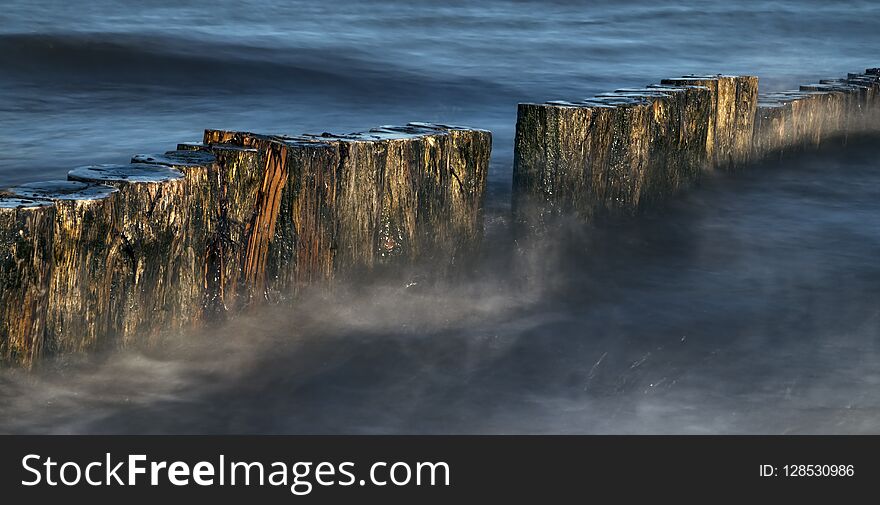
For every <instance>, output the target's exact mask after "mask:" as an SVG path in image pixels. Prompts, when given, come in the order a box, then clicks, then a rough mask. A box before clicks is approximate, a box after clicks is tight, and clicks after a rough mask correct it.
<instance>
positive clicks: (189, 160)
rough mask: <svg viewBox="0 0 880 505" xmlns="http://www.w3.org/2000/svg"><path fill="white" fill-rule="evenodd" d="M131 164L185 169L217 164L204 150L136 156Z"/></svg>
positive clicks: (179, 150)
mask: <svg viewBox="0 0 880 505" xmlns="http://www.w3.org/2000/svg"><path fill="white" fill-rule="evenodd" d="M131 162H132V163H146V164H150V165H167V166H170V167H174V168H182V169H186V168H191V167H204V166H209V165H213V164H214V163H216V162H217V157H216V156H214V155H213V154H211V153H210V152H208V151H204V150H188V149H178V150H176V151H167V152H165V153H164V154H136V155H134V156H132V158H131ZM184 171H185V170H184Z"/></svg>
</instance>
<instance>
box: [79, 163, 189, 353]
mask: <svg viewBox="0 0 880 505" xmlns="http://www.w3.org/2000/svg"><path fill="white" fill-rule="evenodd" d="M68 178H69V179H70V180H74V181H82V182H89V183H95V184H106V185H110V186H113V187H116V188H118V189H119V194H118V197H117V202H118V205H116V208H117V219H118V222H119V239H120V241H121V243H120V245H119V247H120V249H121V256H122V261H121V262H120V263H121V267H120V268H119V269H118V270H117V271H116V272H114V275H115V276H116V279H117V280H116V281H115V282H118V283H119V285H120V291H119V293H120V294H119V296H117V297H114V299H113V300H112V303H111V307H110V316H111V331H112V332H113V333H114V334H115V335H118V338H119V339H120V341H121V343H122V344H123V345H129V344H132V343H134V342H136V341H147V340H149V339H150V337H152V336H153V335H155V334H156V332H157V331H158V330H160V329H164V328H168V327H171V326H172V323H173V322H174V321H176V320H179V319H180V318H181V310H182V308H181V303H180V301H181V300H180V283H179V279H180V272H181V269H182V263H183V260H182V258H183V257H184V254H183V249H184V247H185V239H184V231H185V229H186V228H185V223H186V222H187V220H188V219H189V215H188V212H187V208H186V205H185V202H186V197H185V194H186V187H185V180H184V176H183V173H182V172H180V171H179V170H176V169H173V168H169V167H164V166H158V165H147V164H141V163H136V164H127V165H91V166H85V167H80V168H76V169H73V170H71V171H70V172H69V173H68ZM186 310H188V309H186Z"/></svg>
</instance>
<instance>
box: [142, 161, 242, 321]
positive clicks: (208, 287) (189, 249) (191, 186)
mask: <svg viewBox="0 0 880 505" xmlns="http://www.w3.org/2000/svg"><path fill="white" fill-rule="evenodd" d="M131 161H132V163H135V164H137V163H144V164H148V165H159V166H165V167H170V168H173V169H176V170H179V171H180V172H182V173H183V175H184V178H185V185H184V194H183V195H182V198H183V202H185V203H184V205H185V206H186V212H187V220H186V222H185V223H184V224H183V236H182V239H183V240H184V244H183V249H182V256H181V258H180V260H181V266H180V272H179V280H178V283H177V284H178V286H179V287H178V289H179V300H180V302H181V304H182V306H181V312H180V317H179V318H178V319H177V320H175V321H174V322H173V326H174V327H183V326H192V325H195V324H198V323H199V322H201V321H202V320H204V319H205V318H206V317H210V316H211V315H213V313H214V310H213V309H216V307H217V306H218V297H219V289H220V288H219V286H220V281H219V279H220V270H219V268H218V265H219V261H218V259H217V258H219V257H221V256H222V247H221V241H220V240H219V239H218V236H219V230H220V228H221V227H222V226H223V225H222V221H223V220H224V219H225V216H223V215H221V213H220V207H219V206H218V205H217V202H219V201H220V200H221V198H220V196H221V188H222V186H221V178H220V168H219V166H218V165H217V158H216V157H215V156H214V155H213V154H212V153H210V152H208V151H204V150H177V151H168V152H166V153H164V154H138V155H135V156H134V157H132V160H131Z"/></svg>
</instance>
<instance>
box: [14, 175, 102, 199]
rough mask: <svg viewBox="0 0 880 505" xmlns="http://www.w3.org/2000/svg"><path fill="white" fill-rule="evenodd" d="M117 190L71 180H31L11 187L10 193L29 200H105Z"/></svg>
mask: <svg viewBox="0 0 880 505" xmlns="http://www.w3.org/2000/svg"><path fill="white" fill-rule="evenodd" d="M117 191H119V190H118V189H116V188H114V187H112V186H107V185H104V184H89V183H86V182H80V181H71V180H53V181H41V182H29V183H27V184H22V185H20V186H16V187H14V188H10V189H9V193H10V195H12V196H16V197H19V198H23V199H28V200H85V201H92V200H103V199H105V198H108V197H110V196H111V195H112V194H113V193H116V192H117Z"/></svg>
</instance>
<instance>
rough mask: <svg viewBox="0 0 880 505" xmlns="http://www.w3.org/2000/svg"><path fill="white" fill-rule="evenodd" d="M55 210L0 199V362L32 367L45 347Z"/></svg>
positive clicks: (39, 204)
mask: <svg viewBox="0 0 880 505" xmlns="http://www.w3.org/2000/svg"><path fill="white" fill-rule="evenodd" d="M54 222H55V205H54V204H53V203H52V202H49V201H41V200H30V199H24V198H16V197H11V196H2V197H0V358H2V359H3V360H4V361H8V362H12V363H17V364H21V365H24V366H26V367H30V366H31V365H32V364H33V362H34V360H36V359H37V358H38V357H39V356H40V353H41V352H42V348H43V338H44V335H45V330H46V311H47V307H48V303H49V283H50V278H51V274H52V271H51V268H52V260H51V257H52V234H53V231H54Z"/></svg>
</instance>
